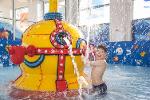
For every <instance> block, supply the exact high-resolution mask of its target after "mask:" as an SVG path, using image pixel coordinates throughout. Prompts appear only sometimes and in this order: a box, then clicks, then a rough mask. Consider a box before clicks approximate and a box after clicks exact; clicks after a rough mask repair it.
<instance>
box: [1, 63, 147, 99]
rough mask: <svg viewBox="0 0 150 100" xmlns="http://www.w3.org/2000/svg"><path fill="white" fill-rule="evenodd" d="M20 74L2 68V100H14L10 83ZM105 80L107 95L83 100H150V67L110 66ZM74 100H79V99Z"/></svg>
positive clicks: (17, 71) (85, 97)
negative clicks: (11, 95) (10, 95)
mask: <svg viewBox="0 0 150 100" xmlns="http://www.w3.org/2000/svg"><path fill="white" fill-rule="evenodd" d="M86 71H90V69H89V68H87V69H86ZM19 74H20V69H19V68H18V67H5V68H2V67H1V66H0V100H13V99H12V98H11V97H9V96H8V94H9V91H10V89H11V88H10V83H11V81H12V80H15V79H16V78H17V76H19ZM104 80H105V82H106V84H107V86H108V93H107V95H104V96H95V95H87V94H85V95H84V96H83V97H84V98H82V99H83V100H96V99H97V100H150V67H140V66H123V65H108V68H107V70H106V72H105V74H104ZM72 99H73V98H72ZM74 99H75V100H76V99H77V100H79V98H74ZM74 99H73V100H74ZM80 99H81V98H80ZM20 100H24V99H20ZM25 100H26V99H25ZM47 100H48V99H47ZM65 100H66V99H65ZM68 100H69V99H68Z"/></svg>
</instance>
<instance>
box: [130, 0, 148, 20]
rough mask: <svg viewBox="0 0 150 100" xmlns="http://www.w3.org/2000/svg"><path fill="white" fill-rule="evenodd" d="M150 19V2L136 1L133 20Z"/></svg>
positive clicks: (146, 0) (144, 0)
mask: <svg viewBox="0 0 150 100" xmlns="http://www.w3.org/2000/svg"><path fill="white" fill-rule="evenodd" d="M141 18H150V0H134V10H133V19H141Z"/></svg>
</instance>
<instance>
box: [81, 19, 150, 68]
mask: <svg viewBox="0 0 150 100" xmlns="http://www.w3.org/2000/svg"><path fill="white" fill-rule="evenodd" d="M132 26H133V27H132V34H133V41H122V42H109V24H101V25H93V26H91V29H90V43H91V44H95V45H96V46H97V45H98V44H104V45H106V47H107V48H108V59H107V62H108V63H111V64H127V65H135V66H149V67H150V19H138V20H134V21H133V23H132ZM80 29H81V30H82V32H83V35H84V37H87V30H88V29H87V27H86V26H82V27H80ZM85 39H86V38H85Z"/></svg>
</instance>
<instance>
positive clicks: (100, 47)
mask: <svg viewBox="0 0 150 100" xmlns="http://www.w3.org/2000/svg"><path fill="white" fill-rule="evenodd" d="M97 49H103V50H104V51H105V52H107V48H106V47H105V46H104V45H98V46H97Z"/></svg>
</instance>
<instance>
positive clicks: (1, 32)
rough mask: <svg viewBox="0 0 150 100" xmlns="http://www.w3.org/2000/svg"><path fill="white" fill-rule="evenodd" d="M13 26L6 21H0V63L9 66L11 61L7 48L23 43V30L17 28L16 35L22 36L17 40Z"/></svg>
mask: <svg viewBox="0 0 150 100" xmlns="http://www.w3.org/2000/svg"><path fill="white" fill-rule="evenodd" d="M12 33H13V26H12V25H10V24H8V23H5V22H0V64H2V65H3V66H4V67H8V66H9V65H10V64H11V62H10V61H9V55H8V52H7V50H6V47H7V46H8V45H20V44H21V40H20V38H21V34H22V33H21V32H20V31H19V30H16V35H17V36H18V34H19V36H20V37H16V38H15V41H14V40H13V34H12Z"/></svg>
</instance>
